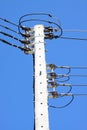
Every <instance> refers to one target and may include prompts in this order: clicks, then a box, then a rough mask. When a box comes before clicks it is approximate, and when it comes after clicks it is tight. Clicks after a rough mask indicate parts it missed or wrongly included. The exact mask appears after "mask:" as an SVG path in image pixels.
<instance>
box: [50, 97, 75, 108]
mask: <svg viewBox="0 0 87 130" xmlns="http://www.w3.org/2000/svg"><path fill="white" fill-rule="evenodd" d="M62 97H64V96H62ZM71 97H72V98H71V100H70V101H69V102H68V103H67V104H65V105H63V106H54V105H49V107H51V108H65V107H67V106H69V105H70V104H71V103H72V102H73V100H74V95H72V96H71Z"/></svg>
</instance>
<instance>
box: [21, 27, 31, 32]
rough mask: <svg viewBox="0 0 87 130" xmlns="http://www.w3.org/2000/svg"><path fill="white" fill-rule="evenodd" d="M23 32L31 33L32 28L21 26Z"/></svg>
mask: <svg viewBox="0 0 87 130" xmlns="http://www.w3.org/2000/svg"><path fill="white" fill-rule="evenodd" d="M21 28H22V30H25V31H31V28H28V27H25V26H21Z"/></svg>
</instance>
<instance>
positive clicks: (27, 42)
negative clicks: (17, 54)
mask: <svg viewBox="0 0 87 130" xmlns="http://www.w3.org/2000/svg"><path fill="white" fill-rule="evenodd" d="M20 41H21V43H23V44H30V41H29V40H20Z"/></svg>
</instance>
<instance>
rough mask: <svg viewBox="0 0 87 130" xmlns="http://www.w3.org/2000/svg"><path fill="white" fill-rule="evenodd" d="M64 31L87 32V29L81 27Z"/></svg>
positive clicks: (64, 30)
mask: <svg viewBox="0 0 87 130" xmlns="http://www.w3.org/2000/svg"><path fill="white" fill-rule="evenodd" d="M63 32H87V30H81V29H63Z"/></svg>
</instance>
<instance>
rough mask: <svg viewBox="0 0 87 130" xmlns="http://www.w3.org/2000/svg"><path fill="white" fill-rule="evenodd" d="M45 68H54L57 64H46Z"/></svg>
mask: <svg viewBox="0 0 87 130" xmlns="http://www.w3.org/2000/svg"><path fill="white" fill-rule="evenodd" d="M47 67H48V68H47V69H51V70H54V69H56V68H57V66H56V65H55V64H47Z"/></svg>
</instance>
